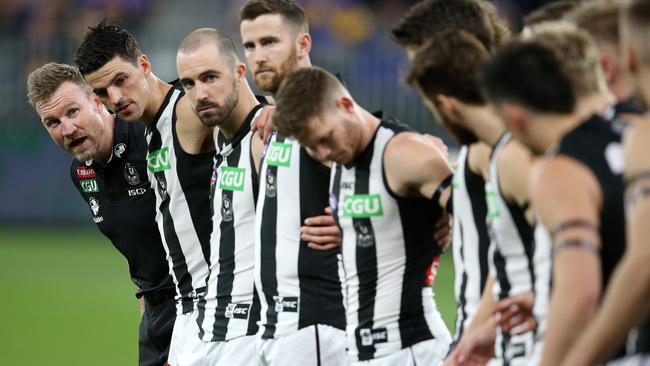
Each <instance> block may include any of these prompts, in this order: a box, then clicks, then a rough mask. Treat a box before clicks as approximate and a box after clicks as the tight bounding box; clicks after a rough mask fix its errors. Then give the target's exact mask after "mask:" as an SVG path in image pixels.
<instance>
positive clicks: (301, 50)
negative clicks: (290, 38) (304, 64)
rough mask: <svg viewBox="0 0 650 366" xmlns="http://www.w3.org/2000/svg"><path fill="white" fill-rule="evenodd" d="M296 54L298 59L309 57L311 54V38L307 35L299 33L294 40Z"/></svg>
mask: <svg viewBox="0 0 650 366" xmlns="http://www.w3.org/2000/svg"><path fill="white" fill-rule="evenodd" d="M296 46H297V47H296V52H297V53H298V59H303V58H305V57H307V56H309V52H311V36H310V35H309V33H300V34H298V37H297V39H296Z"/></svg>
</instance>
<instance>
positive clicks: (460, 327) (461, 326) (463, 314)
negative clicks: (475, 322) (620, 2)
mask: <svg viewBox="0 0 650 366" xmlns="http://www.w3.org/2000/svg"><path fill="white" fill-rule="evenodd" d="M458 225H459V230H460V243H458V244H459V245H460V250H459V253H460V261H461V262H463V263H465V266H466V265H467V262H466V261H465V253H464V252H463V249H464V247H463V243H464V242H465V238H464V235H465V234H464V233H463V225H462V223H461V222H460V221H459V222H458ZM465 266H463V273H462V276H461V282H460V296H459V297H458V302H459V304H458V307H459V308H460V318H459V319H457V321H456V327H457V330H456V339H455V341H458V340H460V337H462V336H463V331H464V330H465V320H466V319H467V311H466V310H465V306H467V299H466V297H465V291H466V290H467V271H466V270H465V269H464V268H465Z"/></svg>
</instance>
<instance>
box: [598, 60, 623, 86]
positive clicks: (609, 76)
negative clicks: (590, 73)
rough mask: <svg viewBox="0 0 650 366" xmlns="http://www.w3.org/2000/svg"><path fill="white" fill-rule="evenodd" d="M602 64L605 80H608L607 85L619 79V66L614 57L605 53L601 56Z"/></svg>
mask: <svg viewBox="0 0 650 366" xmlns="http://www.w3.org/2000/svg"><path fill="white" fill-rule="evenodd" d="M600 64H601V66H602V67H603V72H604V74H605V80H607V83H610V82H612V81H614V80H616V78H618V73H619V70H618V67H619V65H618V63H617V62H616V60H615V59H614V57H612V56H611V55H609V54H607V53H603V54H601V56H600Z"/></svg>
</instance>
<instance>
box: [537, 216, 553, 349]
mask: <svg viewBox="0 0 650 366" xmlns="http://www.w3.org/2000/svg"><path fill="white" fill-rule="evenodd" d="M534 235H535V253H534V255H533V264H534V266H535V284H534V286H535V302H534V304H533V315H534V316H535V320H536V321H537V329H536V333H535V340H536V341H538V340H540V339H541V338H542V337H543V335H544V332H545V331H546V320H547V316H548V309H549V301H550V296H551V278H552V268H553V267H552V258H551V249H552V247H553V242H552V240H551V235H550V234H549V232H548V229H547V228H546V226H544V225H543V224H542V223H541V222H540V221H539V220H537V223H536V225H535V233H534Z"/></svg>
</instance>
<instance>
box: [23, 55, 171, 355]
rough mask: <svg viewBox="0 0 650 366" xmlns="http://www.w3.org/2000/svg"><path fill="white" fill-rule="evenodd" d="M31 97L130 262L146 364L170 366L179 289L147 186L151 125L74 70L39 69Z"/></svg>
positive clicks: (100, 223) (97, 216)
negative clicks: (109, 104) (111, 108)
mask: <svg viewBox="0 0 650 366" xmlns="http://www.w3.org/2000/svg"><path fill="white" fill-rule="evenodd" d="M27 96H28V98H29V102H30V103H31V104H32V106H33V107H34V108H35V109H36V111H37V112H38V115H39V116H40V117H41V119H42V121H43V125H44V126H45V128H46V129H47V132H48V133H49V134H50V136H51V137H52V139H53V140H54V142H56V144H57V145H59V146H60V147H61V148H62V149H63V150H65V151H66V152H68V153H70V154H71V155H73V156H74V157H75V159H74V160H73V161H72V165H71V167H70V176H71V178H72V181H73V183H74V185H75V187H76V188H77V189H78V190H79V193H80V194H81V196H82V197H83V199H84V201H86V202H88V205H89V206H90V211H91V213H92V218H93V221H94V222H95V224H97V227H98V228H99V230H100V231H101V232H102V233H103V234H104V235H105V236H106V237H107V238H108V239H109V240H110V241H111V242H112V243H113V245H114V246H115V247H116V248H117V250H119V251H120V253H122V255H124V257H126V260H127V263H128V265H129V272H130V274H131V280H132V281H133V283H134V284H135V285H136V286H137V287H138V291H137V293H136V297H137V298H138V299H139V300H140V305H141V312H142V320H141V322H140V336H139V364H140V365H141V366H144V365H147V366H155V365H158V366H161V365H163V364H164V363H165V362H166V361H167V353H168V351H169V342H170V340H171V335H172V328H173V325H174V319H175V316H176V311H175V301H174V285H173V282H172V279H171V277H170V276H169V267H168V266H167V262H166V260H165V251H164V249H163V246H162V242H161V239H160V234H159V232H158V227H157V226H156V221H155V213H156V211H155V206H154V204H155V200H156V199H155V196H154V192H153V191H152V190H151V189H150V183H149V181H148V179H147V173H146V165H147V160H146V149H147V143H146V141H145V139H144V126H142V125H139V124H128V123H126V122H124V121H122V120H121V119H119V118H117V117H115V115H113V114H111V113H110V112H108V111H107V110H106V108H105V107H104V106H103V105H102V103H101V102H100V101H99V99H98V98H97V96H96V95H94V94H93V92H92V88H91V87H90V86H89V85H88V84H87V83H86V81H85V80H84V78H83V76H82V75H81V73H80V72H79V70H77V69H76V68H75V67H73V66H70V65H64V64H57V63H49V64H46V65H43V66H41V67H39V68H38V69H36V70H34V71H33V72H32V73H30V74H29V77H28V79H27Z"/></svg>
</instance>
